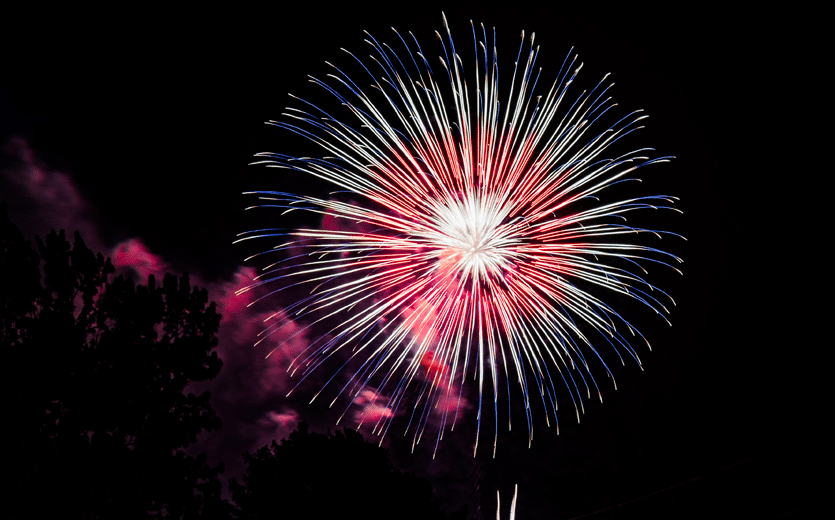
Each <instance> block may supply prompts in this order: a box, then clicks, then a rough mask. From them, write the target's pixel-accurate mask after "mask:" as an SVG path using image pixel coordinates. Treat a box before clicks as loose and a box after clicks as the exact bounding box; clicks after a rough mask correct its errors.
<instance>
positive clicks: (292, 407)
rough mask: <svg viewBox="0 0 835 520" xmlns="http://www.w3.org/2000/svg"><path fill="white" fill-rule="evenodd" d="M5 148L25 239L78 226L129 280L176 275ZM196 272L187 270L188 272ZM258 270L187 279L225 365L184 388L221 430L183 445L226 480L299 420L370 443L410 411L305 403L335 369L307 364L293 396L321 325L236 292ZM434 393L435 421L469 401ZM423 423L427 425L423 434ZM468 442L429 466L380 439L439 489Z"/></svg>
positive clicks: (378, 404)
mask: <svg viewBox="0 0 835 520" xmlns="http://www.w3.org/2000/svg"><path fill="white" fill-rule="evenodd" d="M3 151H4V152H5V153H6V155H7V161H6V162H7V165H6V166H5V167H4V168H3V169H2V172H0V188H2V193H3V197H4V198H6V200H7V201H8V203H9V213H10V216H11V218H12V220H13V222H15V223H16V225H18V227H19V228H20V229H21V231H22V232H23V234H24V236H26V237H27V238H30V239H31V238H33V236H34V235H35V234H37V235H40V236H44V235H45V234H46V233H47V232H48V231H49V230H50V229H52V228H54V229H56V230H59V229H64V230H66V233H67V236H68V237H69V238H70V239H71V237H72V233H73V232H74V231H76V230H77V231H78V232H79V233H80V234H81V236H82V238H83V239H84V241H85V243H86V244H87V246H88V247H89V248H90V249H92V250H93V251H94V252H101V253H102V254H104V255H106V256H109V257H110V259H111V261H112V263H113V265H114V266H115V267H116V269H117V275H119V274H121V275H125V276H129V277H132V278H133V279H134V280H135V281H136V282H137V283H146V282H147V279H148V276H149V275H151V274H153V275H154V276H155V277H156V278H157V279H158V280H160V279H162V278H163V277H164V275H165V273H166V272H172V273H173V274H177V275H180V274H182V273H180V272H177V271H176V270H175V267H174V263H173V262H171V261H168V260H167V259H166V258H167V255H166V253H165V252H161V251H152V250H151V249H150V248H149V247H148V246H147V245H146V243H145V241H143V239H142V237H132V238H129V239H126V240H122V241H119V242H117V243H107V240H106V239H104V238H103V235H104V233H103V232H102V229H103V227H102V225H101V223H102V222H103V220H102V217H100V216H99V214H98V212H97V211H96V209H95V207H94V205H93V204H91V203H90V202H89V201H87V200H85V199H84V197H83V196H82V194H81V192H80V190H79V189H78V187H77V185H76V183H75V182H74V180H73V177H72V175H70V174H69V173H66V172H60V171H55V170H53V169H51V168H50V167H49V165H47V164H44V163H43V162H42V161H40V160H39V159H38V157H37V154H36V153H35V152H34V151H33V150H32V149H31V148H30V147H29V145H28V144H27V143H26V142H25V141H24V140H22V139H19V138H15V139H12V140H10V141H9V142H8V143H6V144H5V147H4V149H3ZM117 224H118V223H117ZM321 225H322V226H323V227H326V228H328V229H340V228H343V227H344V226H346V225H357V224H355V223H350V224H347V223H346V222H344V221H340V220H337V219H334V218H332V217H331V216H329V215H325V216H324V217H323V221H322V223H321ZM300 252H302V250H301V249H299V250H296V251H295V254H299V253H300ZM291 254H293V253H291ZM179 267H188V266H179ZM199 271H200V270H199V269H193V270H191V271H190V272H199ZM256 274H257V272H256V271H255V269H254V268H252V267H248V266H239V267H238V268H237V269H236V270H235V271H234V273H233V274H232V275H231V277H230V278H228V279H214V280H205V279H201V278H200V276H194V275H192V276H191V284H192V286H197V287H201V288H205V289H206V290H207V291H208V295H209V300H210V301H213V302H215V303H216V304H217V310H218V312H219V313H220V314H221V316H222V320H221V324H220V329H219V331H218V347H217V353H218V356H219V357H220V359H221V360H222V361H223V368H222V370H221V371H220V374H219V375H218V376H217V377H216V378H215V379H213V380H212V381H208V382H203V383H195V384H192V385H190V386H189V387H188V388H187V389H186V391H187V392H194V393H201V392H203V391H209V392H210V393H211V404H212V406H213V408H214V409H215V411H216V412H217V413H218V415H219V416H220V417H221V419H222V423H223V425H222V428H221V430H220V431H217V432H208V433H203V434H202V435H200V436H199V437H198V442H197V443H196V444H195V445H192V446H190V447H188V448H187V452H188V453H190V454H197V453H201V452H205V453H206V454H207V455H208V457H209V462H210V463H211V464H217V463H220V462H223V463H224V464H225V466H226V470H225V472H224V476H225V478H230V477H240V476H241V475H242V474H243V472H244V470H245V466H244V462H243V458H242V456H241V454H242V453H243V452H244V451H250V452H253V451H255V450H256V449H258V448H259V447H261V446H264V445H267V444H269V443H270V442H272V441H273V440H276V441H279V440H280V439H282V438H285V437H287V436H288V435H289V434H290V432H292V431H293V430H294V429H295V428H296V426H297V425H298V423H299V421H300V420H304V421H306V422H307V423H309V424H310V425H311V427H312V429H314V430H319V431H322V430H325V429H326V428H328V427H331V426H333V425H334V424H335V423H336V421H337V419H339V418H340V417H341V416H344V419H346V420H343V421H342V423H341V425H344V426H346V427H354V428H358V427H361V430H362V431H363V432H365V434H366V438H368V440H375V439H374V438H371V436H370V435H369V433H368V432H369V431H371V430H372V429H373V428H374V426H375V425H377V424H384V423H386V422H387V421H389V420H391V419H393V418H395V417H396V416H403V415H406V416H407V417H408V414H410V413H411V410H410V409H405V408H404V407H403V406H400V407H399V408H398V409H397V410H396V411H395V410H393V409H392V408H391V407H390V406H389V399H390V396H387V395H385V394H383V393H382V392H380V390H379V389H376V388H373V387H371V386H368V387H366V388H364V389H363V390H362V391H359V393H357V394H356V395H354V396H353V397H354V399H353V404H351V402H350V400H351V396H345V395H343V396H342V397H341V400H337V404H335V405H334V409H330V408H329V407H328V405H329V404H330V402H331V400H333V398H334V394H335V392H334V394H332V395H330V396H329V397H328V398H327V399H323V400H324V401H327V402H325V403H320V402H319V401H317V402H316V404H315V405H311V403H310V399H311V397H312V396H313V395H314V394H315V393H316V392H317V391H318V390H319V389H320V388H321V387H322V385H324V383H325V382H326V381H327V380H328V379H329V378H330V377H331V376H332V375H333V373H332V372H328V370H327V369H326V368H325V367H320V368H322V370H314V371H313V372H312V373H311V374H310V376H309V377H307V378H305V379H304V381H303V383H301V386H300V387H299V389H298V391H294V392H292V393H291V390H292V389H294V388H295V387H296V385H299V384H300V377H299V374H296V375H295V376H292V375H291V373H290V372H288V367H289V366H290V364H291V363H292V362H293V361H294V360H295V359H296V358H297V357H298V356H299V355H300V354H302V355H303V354H304V353H305V349H307V348H308V346H309V345H310V344H311V342H312V341H313V340H315V339H318V338H319V335H320V334H321V332H315V333H314V332H311V331H312V330H313V329H310V328H308V326H309V325H310V324H308V323H304V322H300V321H298V318H294V317H293V316H291V315H289V314H288V313H287V312H286V311H285V307H284V306H287V305H290V303H293V302H290V301H289V299H290V298H291V297H290V296H284V297H283V299H282V296H281V295H270V296H269V297H268V298H265V299H263V300H261V301H258V302H256V300H257V299H258V298H260V297H262V296H265V295H266V294H267V293H268V292H270V291H273V290H275V289H276V287H275V286H274V285H270V284H266V285H265V286H260V287H256V288H254V289H251V290H248V291H244V290H243V289H245V288H247V287H249V286H250V285H251V284H252V281H253V279H254V277H255V276H256ZM314 334H315V336H314ZM412 334H415V335H416V336H418V339H419V340H420V341H418V343H426V342H429V343H431V338H430V337H429V336H431V334H432V332H430V331H428V330H418V329H415V330H414V331H412ZM325 339H327V338H325ZM431 352H432V351H431V350H430V351H427V352H424V353H423V354H419V353H416V354H415V355H422V356H423V357H422V358H421V360H420V363H421V367H422V368H421V370H422V371H421V372H420V374H419V375H418V380H419V381H424V382H425V381H432V380H433V379H436V380H437V381H442V380H445V374H446V373H447V372H448V371H449V367H448V366H447V364H446V362H445V361H443V360H441V359H436V358H433V357H432V356H433V354H432V353H431ZM351 376H352V373H351V372H349V371H347V370H346V371H345V373H343V374H340V376H339V378H338V379H340V380H341V381H342V382H343V384H344V382H347V381H348V380H349V379H350V378H351ZM336 383H338V382H335V383H334V386H335V385H336ZM340 387H341V386H340ZM288 393H289V394H290V395H289V396H288ZM442 393H443V395H441V396H440V398H439V399H438V400H437V402H436V405H437V407H436V408H435V409H434V410H433V411H432V414H431V419H432V420H433V422H435V424H434V426H436V427H437V426H439V425H440V423H439V422H438V420H439V419H440V418H441V417H442V416H443V415H444V414H450V413H454V412H453V409H454V408H455V406H458V405H461V406H462V408H460V409H459V414H460V413H461V412H463V411H465V410H466V408H468V407H470V405H469V404H468V403H467V402H466V398H463V400H462V401H461V402H460V403H459V401H458V397H459V393H458V388H457V386H456V385H453V386H452V388H451V389H449V390H447V389H445V390H443V391H442ZM447 394H448V395H447ZM406 408H407V407H406ZM412 427H413V428H414V425H413V426H412ZM431 428H432V426H428V427H427V432H428V430H430V429H431ZM377 433H379V430H378V432H377ZM397 433H399V434H402V433H403V432H402V431H398V432H397ZM465 435H466V434H465ZM376 440H379V438H377V439H376ZM471 440H472V439H470V438H469V437H466V438H464V437H462V436H459V435H456V436H454V437H453V438H450V439H448V440H445V441H444V443H442V445H441V451H443V452H445V457H446V458H447V459H448V460H447V462H448V463H447V464H444V465H443V466H442V465H440V464H437V463H436V464H434V465H433V464H432V461H431V459H430V458H429V457H420V460H416V458H415V457H411V456H408V455H407V451H408V450H407V449H406V447H407V446H411V442H410V441H409V440H408V439H404V438H401V439H400V440H396V441H392V440H391V436H390V435H386V436H385V437H384V438H383V439H382V440H381V441H380V442H381V443H382V444H383V446H386V447H391V448H393V449H392V451H391V455H392V457H393V458H394V459H395V464H396V465H397V466H398V467H401V468H404V469H409V470H412V471H416V472H417V473H419V474H423V475H426V476H430V475H431V476H433V477H435V478H437V479H440V481H442V482H443V481H446V487H447V489H452V488H454V487H455V484H453V481H456V480H459V479H458V478H457V477H453V475H452V474H450V473H449V471H453V472H459V473H460V472H461V471H466V470H465V469H460V467H464V468H466V467H468V464H467V463H466V460H468V459H469V460H470V461H471V460H472V459H471V457H472V447H471V444H470V441H471ZM392 442H396V443H398V444H397V445H398V446H401V448H402V449H399V450H398V449H394V447H395V446H394V445H393V444H392ZM429 444H430V446H427V452H428V453H424V455H426V454H431V453H432V451H433V448H434V439H433V440H432V441H431V442H429ZM444 444H445V445H446V446H444ZM401 452H402V453H401ZM439 453H440V452H439ZM444 466H446V468H445V467H444ZM456 468H457V469H456Z"/></svg>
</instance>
